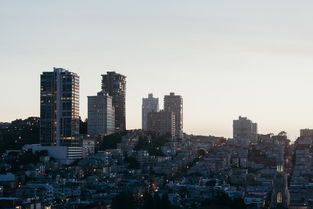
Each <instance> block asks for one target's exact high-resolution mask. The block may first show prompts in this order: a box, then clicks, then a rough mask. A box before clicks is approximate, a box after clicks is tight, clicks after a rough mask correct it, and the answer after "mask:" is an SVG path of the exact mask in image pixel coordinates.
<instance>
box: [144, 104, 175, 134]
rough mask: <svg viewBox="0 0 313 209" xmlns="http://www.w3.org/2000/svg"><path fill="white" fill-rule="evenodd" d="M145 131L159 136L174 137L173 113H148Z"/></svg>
mask: <svg viewBox="0 0 313 209" xmlns="http://www.w3.org/2000/svg"><path fill="white" fill-rule="evenodd" d="M147 131H149V132H152V133H155V134H157V135H159V136H171V137H172V138H173V137H174V136H176V134H175V131H176V128H175V114H174V113H173V112H165V111H163V110H161V111H160V112H150V113H148V120H147Z"/></svg>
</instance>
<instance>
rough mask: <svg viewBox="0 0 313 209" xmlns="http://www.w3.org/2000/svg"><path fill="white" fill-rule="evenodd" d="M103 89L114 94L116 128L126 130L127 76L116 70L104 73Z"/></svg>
mask: <svg viewBox="0 0 313 209" xmlns="http://www.w3.org/2000/svg"><path fill="white" fill-rule="evenodd" d="M102 90H103V91H105V92H106V93H108V94H109V96H112V103H113V106H114V108H115V130H116V131H124V130H126V107H125V105H126V102H125V101H126V76H124V75H121V74H118V73H116V72H114V71H113V72H107V74H105V75H102Z"/></svg>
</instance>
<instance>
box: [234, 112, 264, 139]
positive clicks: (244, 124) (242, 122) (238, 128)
mask: <svg viewBox="0 0 313 209" xmlns="http://www.w3.org/2000/svg"><path fill="white" fill-rule="evenodd" d="M257 135H258V133H257V124H256V123H253V122H252V121H251V120H249V119H248V118H246V117H241V116H239V119H238V120H234V121H233V138H234V139H238V140H246V141H247V142H249V141H256V140H257Z"/></svg>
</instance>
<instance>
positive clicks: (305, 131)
mask: <svg viewBox="0 0 313 209" xmlns="http://www.w3.org/2000/svg"><path fill="white" fill-rule="evenodd" d="M309 136H313V129H308V128H306V129H301V130H300V137H309Z"/></svg>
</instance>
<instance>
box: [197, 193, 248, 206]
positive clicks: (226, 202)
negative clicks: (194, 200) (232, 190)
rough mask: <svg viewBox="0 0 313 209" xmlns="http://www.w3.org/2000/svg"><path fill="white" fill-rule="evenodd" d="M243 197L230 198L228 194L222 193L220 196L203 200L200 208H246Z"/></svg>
mask: <svg viewBox="0 0 313 209" xmlns="http://www.w3.org/2000/svg"><path fill="white" fill-rule="evenodd" d="M246 208H247V206H246V205H245V203H244V201H243V200H242V199H239V198H237V199H234V200H232V199H230V198H229V197H228V196H227V195H226V194H222V195H220V196H219V197H218V198H215V199H212V200H209V199H207V200H205V201H203V202H202V204H201V207H200V209H246Z"/></svg>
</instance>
